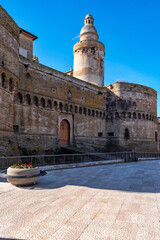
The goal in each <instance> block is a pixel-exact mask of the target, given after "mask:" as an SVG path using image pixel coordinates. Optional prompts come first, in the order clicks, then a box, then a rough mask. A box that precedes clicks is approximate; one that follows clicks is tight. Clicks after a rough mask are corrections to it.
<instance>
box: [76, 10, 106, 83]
mask: <svg viewBox="0 0 160 240" xmlns="http://www.w3.org/2000/svg"><path fill="white" fill-rule="evenodd" d="M93 23H94V18H93V17H92V15H90V14H87V16H86V17H85V19H84V24H85V25H84V27H83V28H82V29H81V32H80V37H79V38H80V42H78V43H76V44H75V45H74V49H73V55H74V71H73V76H74V77H77V78H79V79H82V80H83V81H86V82H89V83H93V84H96V85H98V86H104V55H105V53H104V51H105V47H104V45H103V43H101V42H99V41H98V38H99V36H98V33H97V30H96V28H95V27H94V25H93Z"/></svg>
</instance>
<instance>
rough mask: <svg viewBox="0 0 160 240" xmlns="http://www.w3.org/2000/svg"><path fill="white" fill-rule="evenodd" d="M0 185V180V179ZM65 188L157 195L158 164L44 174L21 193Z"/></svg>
mask: <svg viewBox="0 0 160 240" xmlns="http://www.w3.org/2000/svg"><path fill="white" fill-rule="evenodd" d="M0 181H1V179H0ZM3 181H4V182H6V179H5V180H4V179H3ZM66 185H74V186H85V187H88V188H97V189H103V190H118V191H128V192H139V193H140V192H146V193H160V161H157V160H156V161H147V162H132V163H125V164H113V165H105V166H96V167H95V166H94V167H83V168H74V169H65V170H55V171H48V172H47V175H45V176H43V177H41V178H40V180H39V182H38V184H36V185H33V186H30V187H23V189H30V190H32V189H37V190H43V189H56V188H61V187H64V186H66Z"/></svg>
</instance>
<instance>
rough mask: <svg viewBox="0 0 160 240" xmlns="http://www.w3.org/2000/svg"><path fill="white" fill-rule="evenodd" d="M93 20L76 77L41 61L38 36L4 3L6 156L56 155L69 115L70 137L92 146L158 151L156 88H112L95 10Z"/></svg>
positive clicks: (2, 133) (0, 52)
mask: <svg viewBox="0 0 160 240" xmlns="http://www.w3.org/2000/svg"><path fill="white" fill-rule="evenodd" d="M89 21H90V22H89ZM85 24H86V25H85V26H84V28H83V29H82V30H83V31H81V36H80V42H79V43H77V44H76V45H75V47H74V55H75V56H74V61H75V69H73V70H72V71H71V72H72V74H73V76H72V75H67V74H65V73H62V72H59V71H57V70H55V69H52V68H49V67H47V66H44V65H42V64H40V63H39V62H37V61H35V59H33V56H32V55H33V40H35V39H36V38H37V37H36V36H34V35H33V34H30V33H28V32H27V31H25V30H22V29H19V27H18V26H17V25H16V23H15V22H14V20H13V19H12V18H11V17H10V16H9V15H8V14H7V13H6V11H5V10H4V9H3V8H2V7H0V42H1V44H0V116H1V117H0V155H19V154H42V153H47V152H48V153H53V151H54V149H55V148H57V147H59V143H60V131H61V122H62V121H63V120H66V121H68V122H69V129H70V130H69V133H68V134H69V139H70V143H71V144H73V145H74V146H77V147H79V148H82V149H87V151H123V150H135V151H157V150H158V148H159V137H158V132H159V129H160V127H159V125H160V124H159V123H158V121H157V93H156V91H154V90H153V89H151V88H148V87H146V86H141V85H137V84H130V83H115V84H112V85H109V86H105V87H104V86H103V81H104V65H103V63H104V45H103V44H102V43H101V42H99V41H98V34H97V32H96V29H95V27H94V26H93V17H92V16H91V15H87V16H86V18H85ZM25 51H26V52H25ZM19 53H20V55H19ZM25 54H26V55H25ZM76 72H77V74H79V75H76ZM74 76H76V77H78V78H76V77H74ZM79 78H80V79H79ZM96 84H97V85H96ZM156 134H157V135H156Z"/></svg>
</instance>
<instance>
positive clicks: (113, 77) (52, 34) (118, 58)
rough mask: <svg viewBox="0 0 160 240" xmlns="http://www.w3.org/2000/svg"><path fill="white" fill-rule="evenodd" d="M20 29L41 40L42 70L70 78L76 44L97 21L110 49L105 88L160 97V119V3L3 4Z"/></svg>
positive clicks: (34, 0) (8, 0)
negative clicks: (89, 20)
mask: <svg viewBox="0 0 160 240" xmlns="http://www.w3.org/2000/svg"><path fill="white" fill-rule="evenodd" d="M0 4H1V5H2V6H3V7H4V8H5V9H6V10H7V11H8V13H9V14H10V15H11V16H12V17H13V19H14V20H15V21H16V23H17V24H18V25H19V26H20V27H22V28H24V29H26V30H27V31H29V32H31V33H33V34H35V35H37V36H38V39H37V40H36V41H35V42H34V54H36V55H37V56H38V57H39V61H40V63H42V64H45V65H47V66H50V67H52V68H54V69H57V70H60V71H62V72H66V71H68V70H69V67H70V66H73V45H74V44H75V43H76V41H77V40H72V39H73V38H75V37H76V36H77V35H79V33H80V30H81V28H82V27H83V19H84V17H85V15H86V14H88V13H90V14H92V15H93V17H94V19H95V27H96V28H97V31H98V34H99V40H100V41H101V42H103V43H104V45H105V48H106V50H105V51H106V55H105V85H108V84H110V83H114V82H115V81H117V80H125V81H128V82H133V83H138V84H142V85H147V86H149V87H152V88H154V89H155V90H156V91H157V92H158V115H159V116H160V0H100V1H93V0H92V1H91V0H90V1H87V0H81V1H78V0H77V1H75V0H74V1H69V0H68V1H66V0H61V1H57V0H56V1H54V0H45V1H42V0H27V1H23V0H1V1H0Z"/></svg>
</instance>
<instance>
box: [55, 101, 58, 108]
mask: <svg viewBox="0 0 160 240" xmlns="http://www.w3.org/2000/svg"><path fill="white" fill-rule="evenodd" d="M57 106H58V103H57V102H56V101H54V108H55V109H57Z"/></svg>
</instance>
